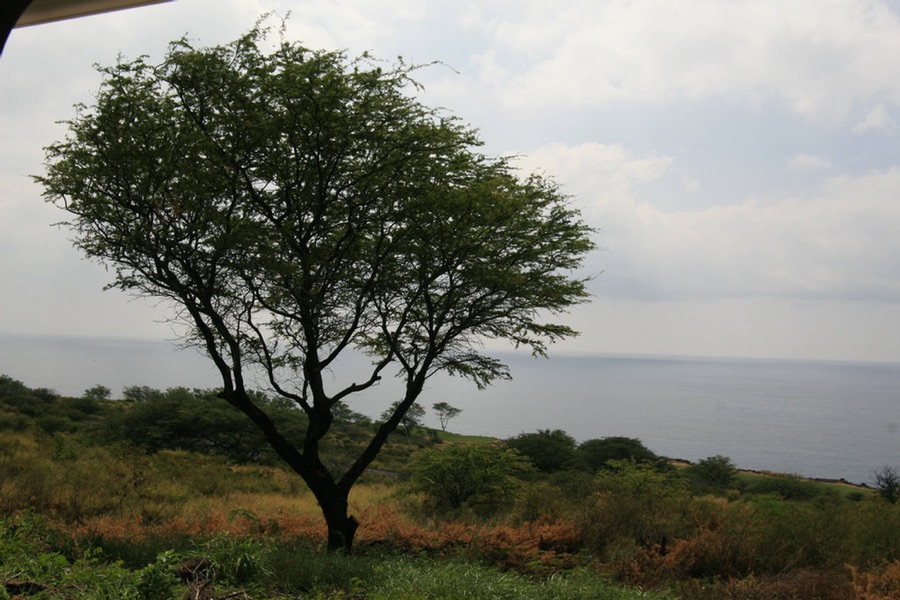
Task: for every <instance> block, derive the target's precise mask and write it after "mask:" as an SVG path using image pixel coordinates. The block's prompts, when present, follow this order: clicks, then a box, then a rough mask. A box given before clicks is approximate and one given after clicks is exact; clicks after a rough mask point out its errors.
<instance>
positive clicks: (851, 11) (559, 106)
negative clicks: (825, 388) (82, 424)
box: [0, 0, 900, 361]
mask: <svg viewBox="0 0 900 600" xmlns="http://www.w3.org/2000/svg"><path fill="white" fill-rule="evenodd" d="M269 10H274V11H277V12H278V13H280V14H282V15H285V14H287V13H288V11H290V13H291V16H290V19H289V21H288V29H287V31H288V36H289V37H290V38H292V39H296V40H299V41H302V42H303V43H304V44H306V45H307V46H310V47H315V48H328V49H346V50H347V51H348V52H349V53H350V54H352V55H355V54H360V53H362V52H364V51H370V52H371V53H372V54H374V55H375V56H377V57H380V58H384V59H388V60H392V59H393V58H394V57H396V56H398V55H402V56H403V57H404V58H405V59H406V60H407V61H408V62H417V63H426V62H430V61H440V62H441V63H443V64H444V65H446V66H434V67H431V68H428V69H425V70H422V71H420V72H419V77H420V80H421V81H422V83H424V84H425V86H426V91H425V93H424V94H423V100H424V101H425V102H426V103H428V104H431V105H440V106H444V107H447V108H448V109H450V110H452V111H453V112H454V113H456V114H457V115H458V116H460V117H461V118H462V119H463V120H465V121H466V122H468V123H470V124H471V125H473V126H474V127H477V128H478V129H480V131H481V134H482V137H483V138H484V140H485V141H486V142H487V150H488V152H490V153H492V154H516V155H521V157H522V158H521V159H520V163H521V165H522V167H523V168H524V169H527V170H539V171H541V172H544V173H546V174H549V175H552V176H553V177H555V178H556V179H557V180H558V181H559V182H560V183H561V184H562V185H563V187H564V189H565V190H566V191H567V192H568V193H570V194H572V195H573V196H574V197H575V202H577V204H578V205H579V206H580V207H581V208H582V210H583V214H584V216H585V219H586V220H587V221H588V222H589V223H590V224H591V225H592V226H594V227H596V228H598V230H599V232H598V234H597V243H598V244H599V246H601V247H602V250H601V251H598V252H596V253H594V254H593V255H592V256H591V257H590V258H589V260H588V262H587V265H586V266H587V271H586V272H589V273H592V274H599V276H598V277H597V278H596V279H595V280H594V281H593V282H592V283H591V291H592V292H593V293H594V294H595V295H596V297H595V299H594V300H593V301H592V302H591V303H590V304H588V305H586V306H584V307H581V308H580V309H579V310H577V311H575V312H574V313H573V314H572V315H571V316H570V322H571V323H572V324H573V325H574V326H575V327H576V328H578V329H580V330H581V331H582V332H583V333H582V335H581V337H579V338H577V339H576V340H573V341H570V342H566V343H563V344H560V345H559V346H558V348H557V349H558V350H562V351H579V352H580V351H585V352H602V353H627V354H664V355H665V354H681V355H699V356H737V357H777V358H805V359H837V360H875V361H900V2H887V1H865V0H778V1H774V0H773V1H765V0H754V1H743V0H727V1H726V0H721V1H711V0H693V1H692V2H690V3H685V2H683V1H676V0H632V1H629V2H622V1H603V0H567V1H566V2H549V1H547V0H544V1H536V0H534V1H533V0H515V1H513V0H483V1H481V2H466V1H463V0H453V1H452V2H451V1H445V0H429V1H427V2H423V1H422V0H402V1H401V0H398V1H382V2H370V1H363V0H327V1H326V0H308V1H293V2H289V1H280V0H259V1H251V0H176V1H175V2H172V3H169V4H163V5H157V6H150V7H145V8H140V9H133V10H127V11H122V12H119V13H112V14H107V15H99V16H92V17H87V18H82V19H77V20H72V21H64V22H60V23H55V24H48V25H41V26H36V27H29V28H25V29H18V30H15V31H14V32H13V33H12V35H11V37H10V39H9V41H8V43H7V46H6V50H5V52H4V54H3V56H2V57H0V253H2V257H3V259H2V261H0V282H2V284H0V285H2V300H0V333H15V334H54V335H55V334H64V335H101V336H118V337H139V338H148V339H159V340H161V339H168V338H170V337H171V335H172V334H171V331H170V330H169V328H168V326H167V325H165V324H163V323H160V322H158V319H159V317H160V314H161V313H160V312H159V311H158V310H157V308H156V307H154V306H153V305H152V304H151V303H149V302H146V301H129V299H128V298H127V297H126V296H123V295H122V294H120V293H118V292H103V291H101V288H102V287H103V285H104V284H105V283H106V282H108V281H109V279H110V275H109V274H108V273H106V272H105V271H104V270H103V268H102V267H101V266H99V265H96V264H93V263H90V262H87V261H85V260H83V259H81V257H80V255H79V253H78V252H77V251H76V250H75V249H73V248H72V247H71V245H70V243H69V240H68V234H67V232H65V230H61V229H57V228H53V227H51V223H53V222H55V221H58V220H61V219H63V218H64V216H65V215H64V213H62V212H61V211H59V210H58V209H56V208H54V207H52V206H49V205H46V204H44V203H43V201H42V199H41V196H40V192H41V190H40V188H39V187H38V186H37V185H36V184H34V183H33V182H32V181H31V180H30V178H29V175H32V174H38V173H41V172H42V169H43V167H42V162H43V150H42V148H43V147H44V146H46V145H48V144H49V143H51V142H53V141H55V140H57V139H60V138H62V137H63V135H64V133H65V129H64V127H63V126H62V125H58V124H56V121H59V120H61V119H65V118H68V117H70V116H72V114H73V109H72V106H73V104H75V103H77V102H85V103H90V102H91V98H92V96H91V94H92V92H93V91H94V90H96V89H97V87H98V84H99V76H98V75H97V73H96V71H95V70H94V68H93V66H92V65H93V64H95V63H100V64H107V65H108V64H112V63H114V62H115V60H116V56H117V55H119V54H122V55H125V56H127V57H134V56H137V55H139V54H148V55H150V56H151V57H152V58H160V57H162V55H163V52H164V50H165V47H166V45H167V43H168V42H169V41H170V40H172V39H175V38H178V37H180V36H182V35H184V34H187V35H188V36H189V37H191V38H193V39H194V40H196V43H197V44H198V45H212V44H218V43H224V42H228V41H231V40H233V39H234V38H236V37H237V36H238V35H240V34H241V33H242V32H244V31H246V30H247V29H248V28H249V27H250V26H251V25H252V24H253V22H254V21H255V19H256V18H257V17H258V16H259V15H260V14H261V13H263V12H265V11H269Z"/></svg>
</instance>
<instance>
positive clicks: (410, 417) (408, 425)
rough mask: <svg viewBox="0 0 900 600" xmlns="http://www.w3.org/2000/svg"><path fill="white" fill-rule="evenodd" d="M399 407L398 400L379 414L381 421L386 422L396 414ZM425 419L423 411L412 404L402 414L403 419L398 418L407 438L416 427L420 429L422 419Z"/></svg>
mask: <svg viewBox="0 0 900 600" xmlns="http://www.w3.org/2000/svg"><path fill="white" fill-rule="evenodd" d="M399 406H400V400H397V401H396V402H394V403H393V404H391V406H390V408H388V409H387V410H386V411H384V412H383V413H381V420H382V421H388V420H390V418H391V417H392V416H393V415H394V414H395V413H396V412H397V409H398V407H399ZM424 417H425V409H424V408H423V407H422V406H421V405H419V404H413V405H412V406H410V407H409V409H407V411H406V412H404V413H403V417H401V418H400V425H401V426H402V427H403V430H404V431H405V432H406V435H407V436H410V435H412V433H413V430H414V429H415V428H416V427H422V419H423V418H424Z"/></svg>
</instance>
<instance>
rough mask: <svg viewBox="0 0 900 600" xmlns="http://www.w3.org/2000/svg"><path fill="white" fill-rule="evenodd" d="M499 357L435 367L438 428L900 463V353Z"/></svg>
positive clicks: (149, 354)
mask: <svg viewBox="0 0 900 600" xmlns="http://www.w3.org/2000/svg"><path fill="white" fill-rule="evenodd" d="M497 356H498V357H499V358H501V360H504V361H505V362H507V364H509V366H510V371H511V373H512V376H513V380H512V381H502V382H497V383H495V384H494V385H492V386H490V387H489V388H487V389H486V390H482V391H479V390H477V389H476V388H475V386H474V385H472V384H469V383H468V382H465V381H462V380H458V379H451V378H448V377H443V376H439V377H435V378H433V379H432V380H431V381H430V383H429V385H428V388H427V389H426V391H425V392H424V394H423V396H422V398H421V400H420V402H421V403H422V405H423V406H425V407H426V409H428V414H427V416H426V423H427V424H429V425H431V426H435V427H436V426H437V425H438V422H437V418H436V416H435V415H434V414H433V411H431V410H430V407H431V406H432V404H434V403H436V402H441V401H444V402H448V403H450V404H451V405H453V406H455V407H457V408H460V409H462V413H461V414H460V415H459V416H458V417H456V418H455V419H454V420H452V421H451V422H450V425H449V427H448V428H449V429H450V430H452V431H456V432H459V433H464V434H471V435H488V436H495V437H501V438H506V437H511V436H514V435H517V434H519V433H523V432H532V431H536V430H538V429H562V430H564V431H566V432H567V433H569V434H570V435H572V436H573V437H575V438H576V439H577V440H579V441H583V440H586V439H591V438H602V437H607V436H627V437H634V438H638V439H640V440H641V441H643V442H644V444H645V445H646V446H647V447H649V448H650V449H651V450H653V451H654V452H656V453H658V454H661V455H664V456H668V457H670V458H681V459H686V460H691V461H696V460H699V459H702V458H706V457H708V456H713V455H717V454H719V455H724V456H728V457H729V458H731V460H732V461H733V462H734V463H735V464H736V465H737V466H738V467H740V468H746V469H757V470H770V471H776V472H782V473H793V474H797V475H802V476H805V477H819V478H827V479H845V480H847V481H850V482H853V483H865V482H871V479H872V477H871V475H872V471H873V470H874V469H877V468H880V467H882V466H885V465H897V466H900V365H898V364H870V363H850V362H847V363H837V362H806V361H782V360H741V359H708V358H664V357H624V356H606V355H603V356H595V355H590V356H588V355H559V354H557V355H552V356H551V358H549V359H535V358H532V357H530V356H528V355H522V354H514V353H498V354H497ZM356 366H357V367H358V366H359V363H357V364H356ZM0 374H6V375H9V376H11V377H13V378H15V379H18V380H20V381H22V382H23V383H25V384H26V385H28V386H29V387H46V388H51V389H55V390H57V391H58V392H60V393H62V394H64V395H72V396H78V395H80V394H81V393H82V392H83V391H84V390H85V389H87V388H89V387H91V386H93V385H95V384H102V385H105V386H107V387H109V388H111V389H112V391H113V397H118V396H119V394H120V393H121V388H122V387H123V386H126V385H148V386H151V387H155V388H159V389H166V388H169V387H175V386H185V387H190V388H193V387H200V388H209V387H215V386H216V383H217V381H216V374H215V371H214V370H213V368H212V365H211V363H210V362H209V361H208V360H207V359H206V358H204V357H203V356H201V355H200V354H199V353H198V352H197V351H195V350H192V349H184V350H177V349H175V346H174V345H173V344H171V343H168V342H163V341H146V340H131V339H100V338H77V337H71V338H64V337H53V336H46V337H38V336H0ZM340 375H341V373H335V375H334V376H335V379H336V380H338V379H340ZM348 382H349V380H348ZM260 387H263V386H262V384H260ZM399 393H400V386H399V382H398V381H397V380H392V379H390V378H385V381H383V382H382V383H381V384H380V385H379V386H378V387H377V388H375V389H374V390H372V392H371V393H369V394H367V395H366V396H364V397H360V398H357V399H355V400H354V401H353V402H352V403H351V404H350V407H351V408H352V409H353V410H356V411H358V412H362V413H364V414H367V415H369V416H371V417H377V416H378V415H379V414H380V413H381V411H382V410H384V408H385V407H386V406H387V405H388V404H390V402H392V401H393V400H395V399H396V398H397V397H398V394H399Z"/></svg>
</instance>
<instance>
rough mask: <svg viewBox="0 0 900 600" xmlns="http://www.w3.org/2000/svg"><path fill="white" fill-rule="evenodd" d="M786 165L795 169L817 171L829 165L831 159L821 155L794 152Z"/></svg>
mask: <svg viewBox="0 0 900 600" xmlns="http://www.w3.org/2000/svg"><path fill="white" fill-rule="evenodd" d="M788 166H789V167H790V168H791V169H794V170H796V171H818V170H821V169H827V168H828V167H830V166H831V161H830V160H828V159H827V158H825V157H823V156H813V155H811V154H795V155H794V156H792V157H790V158H789V159H788Z"/></svg>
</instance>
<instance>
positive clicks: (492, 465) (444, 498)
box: [409, 444, 529, 514]
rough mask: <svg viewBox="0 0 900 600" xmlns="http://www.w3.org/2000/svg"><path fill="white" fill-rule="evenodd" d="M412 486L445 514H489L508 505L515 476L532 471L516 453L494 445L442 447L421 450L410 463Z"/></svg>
mask: <svg viewBox="0 0 900 600" xmlns="http://www.w3.org/2000/svg"><path fill="white" fill-rule="evenodd" d="M409 468H410V484H411V487H412V489H413V490H415V491H418V492H421V493H423V494H425V496H426V497H428V498H429V499H430V500H431V502H432V504H433V506H434V507H435V508H437V509H439V510H443V511H455V510H458V509H460V508H463V507H467V508H469V509H471V510H473V511H474V512H476V513H478V514H488V513H491V512H493V511H494V510H496V509H497V508H499V507H500V506H502V505H504V504H507V503H508V502H509V501H510V500H511V499H512V498H513V496H514V493H515V490H516V480H515V476H516V475H519V474H522V473H525V472H527V471H528V470H529V467H528V462H527V461H526V460H525V459H524V458H523V457H522V456H520V455H519V453H518V452H516V451H515V450H509V449H505V448H502V447H500V446H497V445H495V444H443V445H441V446H436V447H433V448H426V449H424V450H420V451H419V452H417V453H416V454H414V455H413V457H412V459H411V460H410V465H409Z"/></svg>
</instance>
